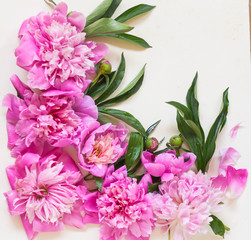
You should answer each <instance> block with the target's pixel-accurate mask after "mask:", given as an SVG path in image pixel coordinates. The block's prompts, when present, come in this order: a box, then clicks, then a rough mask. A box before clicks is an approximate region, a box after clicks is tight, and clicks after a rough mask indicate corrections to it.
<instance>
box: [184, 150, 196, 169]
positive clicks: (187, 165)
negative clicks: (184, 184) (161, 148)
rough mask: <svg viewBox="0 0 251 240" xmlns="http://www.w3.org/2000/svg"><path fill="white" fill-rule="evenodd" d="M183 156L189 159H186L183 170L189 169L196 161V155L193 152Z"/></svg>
mask: <svg viewBox="0 0 251 240" xmlns="http://www.w3.org/2000/svg"><path fill="white" fill-rule="evenodd" d="M182 157H183V158H184V160H186V159H189V160H188V161H186V162H185V163H184V165H183V171H186V170H188V169H189V168H190V167H192V165H193V164H194V163H195V161H196V156H195V155H194V154H193V153H188V152H187V153H184V154H183V155H182Z"/></svg>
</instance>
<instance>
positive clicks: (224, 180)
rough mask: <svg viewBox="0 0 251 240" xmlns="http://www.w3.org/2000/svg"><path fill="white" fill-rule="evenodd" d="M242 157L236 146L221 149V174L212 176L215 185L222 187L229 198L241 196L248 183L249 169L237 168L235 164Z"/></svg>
mask: <svg viewBox="0 0 251 240" xmlns="http://www.w3.org/2000/svg"><path fill="white" fill-rule="evenodd" d="M239 158H240V154H239V153H238V152H237V151H236V150H235V149H234V148H227V149H223V150H222V151H221V158H220V166H219V175H218V176H217V177H215V178H212V181H213V185H214V186H215V187H218V188H221V190H222V191H224V192H225V194H226V197H228V198H232V199H234V198H237V197H239V196H240V195H241V194H242V193H243V191H244V190H245V187H246V185H247V178H248V171H247V169H235V168H234V167H233V166H234V165H235V164H236V162H237V160H238V159H239Z"/></svg>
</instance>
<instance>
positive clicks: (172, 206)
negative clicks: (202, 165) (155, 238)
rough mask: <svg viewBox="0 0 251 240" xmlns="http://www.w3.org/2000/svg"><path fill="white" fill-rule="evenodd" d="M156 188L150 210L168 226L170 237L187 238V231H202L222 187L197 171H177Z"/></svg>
mask: <svg viewBox="0 0 251 240" xmlns="http://www.w3.org/2000/svg"><path fill="white" fill-rule="evenodd" d="M159 189H160V193H155V194H153V195H152V200H151V201H152V206H153V211H154V214H155V215H156V217H157V218H158V222H159V223H160V224H161V225H162V226H164V228H165V229H166V230H170V233H171V239H175V240H189V239H190V235H194V234H196V233H198V232H201V233H206V232H207V228H206V226H207V225H208V224H209V222H211V221H212V218H211V217H210V215H211V214H212V213H213V212H217V211H219V210H220V208H221V207H220V205H219V203H220V202H221V201H222V199H223V193H222V191H221V190H220V189H218V188H214V187H213V186H212V182H211V181H210V180H209V179H208V177H207V176H206V175H204V174H202V173H201V172H199V173H198V174H195V173H194V172H193V171H188V172H185V173H182V174H179V175H178V176H175V177H174V178H173V179H172V180H170V181H169V182H164V183H163V184H162V185H160V187H159Z"/></svg>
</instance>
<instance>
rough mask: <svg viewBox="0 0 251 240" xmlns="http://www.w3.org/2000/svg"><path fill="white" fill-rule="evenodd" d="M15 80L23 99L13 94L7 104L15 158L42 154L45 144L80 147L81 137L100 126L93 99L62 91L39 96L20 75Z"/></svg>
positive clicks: (11, 145)
mask: <svg viewBox="0 0 251 240" xmlns="http://www.w3.org/2000/svg"><path fill="white" fill-rule="evenodd" d="M11 80H12V82H13V84H14V86H15V87H16V89H17V90H18V92H19V95H20V97H21V98H18V97H16V96H14V95H11V94H9V95H7V96H6V97H5V99H4V102H3V105H4V106H6V107H8V112H7V122H8V123H7V131H8V139H9V141H8V147H9V148H10V149H11V150H12V156H18V155H19V154H23V153H24V152H26V151H31V152H35V153H39V154H40V153H41V152H42V151H43V146H44V144H47V145H48V144H49V145H51V146H54V147H65V146H68V145H71V144H79V141H80V138H81V134H84V133H85V132H88V131H89V129H91V128H92V126H96V125H97V123H96V119H97V116H98V112H97V106H96V105H95V103H94V101H93V99H92V98H91V97H89V96H84V95H83V94H81V93H76V94H73V93H72V92H62V91H58V90H50V91H47V92H44V93H41V94H37V93H34V92H32V91H31V90H30V89H29V88H28V87H27V86H26V85H25V84H23V83H22V82H21V81H20V80H19V78H18V77H17V76H13V77H12V79H11Z"/></svg>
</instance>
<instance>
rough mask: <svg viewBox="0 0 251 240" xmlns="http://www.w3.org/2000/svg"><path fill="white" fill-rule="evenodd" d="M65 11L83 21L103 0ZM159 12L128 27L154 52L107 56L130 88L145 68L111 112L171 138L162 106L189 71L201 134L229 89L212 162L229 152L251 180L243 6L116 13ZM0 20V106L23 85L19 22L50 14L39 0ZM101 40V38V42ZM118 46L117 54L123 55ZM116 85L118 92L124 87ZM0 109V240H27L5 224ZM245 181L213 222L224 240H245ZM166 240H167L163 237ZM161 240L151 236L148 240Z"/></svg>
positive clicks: (218, 1)
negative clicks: (224, 229)
mask: <svg viewBox="0 0 251 240" xmlns="http://www.w3.org/2000/svg"><path fill="white" fill-rule="evenodd" d="M66 2H67V3H68V4H69V9H70V10H78V11H80V12H83V13H85V14H86V15H88V13H90V11H91V10H92V9H93V8H94V7H95V6H96V5H97V4H98V3H99V2H101V0H91V1H89V0H81V1H80V0H71V1H70V0H67V1H66ZM142 2H144V3H148V4H151V5H156V6H157V7H156V8H155V9H154V10H153V11H152V12H151V13H149V14H146V15H145V16H142V17H138V18H137V19H135V20H132V21H130V22H129V23H130V24H131V25H133V26H134V25H135V26H136V28H135V29H134V30H133V33H135V34H137V35H139V36H142V37H144V38H145V39H146V40H147V41H148V42H149V43H150V44H151V45H152V46H153V48H152V49H147V50H143V49H142V48H138V47H135V46H133V45H131V44H127V43H124V42H118V41H116V42H114V41H112V42H113V43H114V44H115V45H109V46H110V54H109V56H108V57H107V58H108V59H110V60H111V62H112V63H113V64H114V67H116V65H117V64H118V62H119V58H120V54H121V52H122V51H123V52H124V53H125V57H126V61H127V70H126V77H125V79H126V81H125V82H124V83H123V86H124V85H126V82H129V81H130V80H131V79H132V78H133V77H134V76H135V75H136V74H137V72H138V71H139V70H140V68H141V67H142V66H143V65H144V64H145V63H147V69H146V74H145V80H144V83H143V86H142V88H141V90H140V91H139V92H138V93H137V94H136V95H135V96H134V97H132V98H131V99H130V100H128V101H127V102H125V103H123V104H120V105H118V106H116V107H117V108H119V109H124V110H127V111H129V112H131V113H132V114H133V115H135V116H136V117H137V118H138V119H139V120H141V121H142V123H143V125H144V126H145V127H148V126H149V125H150V124H152V123H153V122H155V121H157V120H159V119H162V122H161V124H160V126H159V128H158V129H157V130H156V131H155V133H154V134H155V136H157V137H158V138H159V139H161V138H162V137H164V136H165V137H166V139H169V137H170V136H172V135H173V134H175V133H177V130H176V122H175V110H174V109H173V108H172V107H171V106H168V105H167V104H165V102H166V101H170V100H176V101H180V102H183V103H184V101H185V94H186V91H187V89H188V87H189V86H190V84H191V81H192V79H193V77H194V75H195V72H196V71H198V72H199V81H198V98H199V101H200V115H201V122H202V125H203V126H204V129H205V130H206V132H207V131H208V130H209V127H210V125H211V124H212V122H213V121H214V119H215V117H216V115H217V113H218V111H219V109H220V106H221V96H222V92H223V91H224V90H225V88H227V87H229V88H230V90H229V100H230V107H229V115H228V121H227V124H226V127H225V128H224V130H223V131H222V133H221V134H220V136H219V139H218V142H217V150H216V154H215V157H214V160H216V161H217V156H218V150H219V149H221V148H224V147H228V146H232V147H234V148H236V149H237V150H239V151H240V153H241V155H242V157H241V159H240V161H239V163H238V167H239V168H248V169H249V171H250V173H251V161H250V154H249V151H250V143H251V141H250V136H251V120H250V119H251V107H250V104H251V100H250V99H251V97H250V96H251V73H250V53H249V26H248V22H249V21H248V0H145V1H138V0H134V1H128V0H124V1H123V3H122V4H121V6H120V7H119V9H118V11H117V14H119V13H121V12H123V11H124V10H125V9H127V8H128V7H131V6H133V5H136V4H138V3H142ZM1 3H2V4H1V6H2V7H1V14H0V30H1V33H0V79H1V81H0V95H1V97H0V101H2V98H3V96H4V95H5V94H6V93H9V92H12V93H14V92H15V91H14V88H13V87H12V86H11V83H10V81H9V78H10V76H11V75H12V74H14V73H16V74H18V75H19V76H20V77H21V79H22V80H25V76H26V73H25V72H24V71H23V70H21V69H20V68H19V67H17V66H16V65H15V61H16V59H15V57H14V49H15V48H16V47H17V46H18V38H17V32H18V29H19V27H20V25H21V23H22V21H23V20H24V19H26V18H28V17H30V16H32V15H36V14H37V13H38V12H39V11H50V9H49V7H48V6H47V5H46V4H45V3H44V2H43V1H42V0H22V1H20V0H12V1H3V0H1ZM99 40H100V39H99ZM121 47H122V48H121ZM123 86H121V88H122V87H123ZM5 113H6V109H3V108H1V111H0V117H1V119H0V120H1V122H0V127H1V134H0V146H1V153H0V155H1V161H0V169H1V172H0V184H1V188H0V208H1V209H0V212H1V215H0V234H1V236H0V239H9V240H14V239H19V240H25V239H26V235H25V231H24V230H23V228H22V224H21V221H20V219H19V217H11V216H10V215H9V213H8V210H7V204H6V201H5V198H4V196H3V192H6V191H8V190H9V184H8V181H7V178H6V175H5V170H4V169H5V167H6V166H7V165H9V164H12V163H13V162H14V159H12V158H11V157H10V152H9V150H8V149H7V147H6V145H7V134H6V128H5V124H6V122H5ZM238 122H241V123H242V127H241V129H240V130H239V133H238V135H237V137H236V138H235V139H231V138H230V137H229V131H230V129H231V128H232V127H233V126H234V125H235V124H237V123H238ZM250 198H251V187H250V182H249V184H248V186H247V189H246V191H245V192H244V194H243V195H242V196H241V198H239V199H238V200H237V201H234V202H231V203H228V204H226V206H225V210H224V212H222V213H220V214H219V215H218V216H219V217H220V218H221V219H222V220H223V221H224V223H225V224H226V225H227V226H229V227H230V228H231V231H230V232H229V233H227V234H226V237H225V239H226V240H237V239H238V240H239V239H241V240H250V239H251V234H250V221H251V207H250ZM98 229H99V227H98V226H94V225H87V227H86V228H85V229H83V230H76V229H73V228H68V227H67V228H66V230H65V231H63V232H60V233H44V234H40V235H39V236H38V238H37V239H39V240H45V239H52V240H58V239H60V240H67V239H74V240H78V239H79V240H80V239H93V240H95V239H97V240H98V239H99V233H98ZM165 238H166V239H167V237H165ZM161 239H164V237H163V235H162V233H160V231H159V230H155V231H154V233H153V235H152V237H151V240H161ZM200 239H203V240H218V239H221V238H220V237H215V236H214V235H213V234H211V233H209V234H208V235H198V236H195V237H193V240H200Z"/></svg>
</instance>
